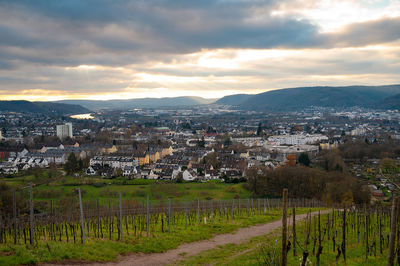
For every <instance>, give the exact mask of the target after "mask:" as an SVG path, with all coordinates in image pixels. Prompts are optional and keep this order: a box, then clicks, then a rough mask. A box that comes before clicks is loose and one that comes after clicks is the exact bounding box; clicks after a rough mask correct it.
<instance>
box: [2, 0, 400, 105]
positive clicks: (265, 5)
mask: <svg viewBox="0 0 400 266" xmlns="http://www.w3.org/2000/svg"><path fill="white" fill-rule="evenodd" d="M0 36H1V38H0V98H1V99H3V100H5V99H9V100H11V99H27V100H60V99H74V98H87V99H112V98H123V99H126V98H141V97H173V96H182V95H187V96H202V97H208V98H217V97H221V96H224V95H228V94H235V93H258V92H262V91H266V90H270V89H277V88H285V87H297V86H316V85H354V84H364V85H378V84H379V85H380V84H394V83H400V78H399V77H400V76H399V74H400V1H398V0H396V1H395V0H391V1H389V0H388V1H380V0H365V1H356V0H354V1H353V0H348V1H342V0H336V1H334V0H332V1H327V0H321V1H317V0H287V1H285V0H282V1H270V0H269V1H267V0H266V1H260V0H256V1H245V0H243V1H240V0H232V1H228V0H221V1H208V0H202V1H197V0H193V1H187V0H164V1H163V0H158V1H152V0H148V1H144V0H143V1H119V0H116V1H105V0H104V1H102V0H92V1H82V0H59V1H40V0H39V1H1V0H0Z"/></svg>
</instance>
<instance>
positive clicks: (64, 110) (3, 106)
mask: <svg viewBox="0 0 400 266" xmlns="http://www.w3.org/2000/svg"><path fill="white" fill-rule="evenodd" d="M0 111H9V112H22V113H46V114H57V115H69V114H71V115H72V114H83V113H89V112H90V110H88V109H86V108H84V107H82V106H80V105H76V104H63V103H51V102H29V101H0Z"/></svg>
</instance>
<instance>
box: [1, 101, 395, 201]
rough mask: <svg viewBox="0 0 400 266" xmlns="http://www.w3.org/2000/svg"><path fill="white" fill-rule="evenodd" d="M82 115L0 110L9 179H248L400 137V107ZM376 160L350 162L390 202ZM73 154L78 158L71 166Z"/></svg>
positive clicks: (206, 108)
mask: <svg viewBox="0 0 400 266" xmlns="http://www.w3.org/2000/svg"><path fill="white" fill-rule="evenodd" d="M83 118H84V119H82V116H79V115H78V116H71V117H69V116H54V115H45V114H40V115H38V114H32V113H17V112H2V113H0V127H1V129H2V130H1V135H0V139H1V142H0V160H1V161H0V173H1V175H2V176H3V177H8V178H12V177H13V175H16V174H18V173H23V172H24V171H26V170H28V169H32V168H61V169H66V170H68V173H70V174H73V175H75V176H100V177H102V178H105V179H107V178H116V177H119V176H121V177H125V178H126V179H157V180H170V181H176V182H182V181H193V182H206V181H207V180H222V181H223V182H245V181H246V180H247V171H248V169H250V168H252V167H257V166H263V167H266V168H268V169H270V170H274V169H277V168H279V167H282V166H285V165H296V164H298V163H300V164H301V163H303V164H304V162H303V161H304V158H306V159H305V160H306V161H311V162H315V163H317V162H318V161H321V154H322V155H323V154H326V153H327V152H328V151H330V150H335V149H338V148H339V147H340V146H341V145H345V144H346V143H351V142H357V141H360V142H362V143H370V144H372V143H385V142H387V141H396V140H399V139H400V126H399V121H400V113H399V112H398V111H391V110H388V111H376V110H366V109H363V108H358V107H357V108H355V107H353V108H342V109H338V108H336V109H334V108H323V107H310V108H307V109H305V110H302V111H296V112H286V113H262V112H255V111H240V110H235V109H232V108H230V107H229V106H221V105H199V106H193V107H185V108H182V107H181V108H160V109H155V108H143V109H132V110H124V111H117V110H98V111H96V112H93V113H91V114H90V115H83ZM71 156H72V157H71ZM399 156H400V155H399ZM361 159H363V158H361ZM367 159H369V160H368V163H365V162H364V163H362V164H361V163H360V161H357V160H355V158H345V160H346V161H347V162H346V163H347V164H348V168H349V171H350V172H351V173H352V174H354V176H357V177H358V179H360V180H361V181H362V183H363V185H364V186H367V187H368V188H369V190H370V191H371V193H372V195H373V196H374V197H375V198H376V199H385V198H387V196H390V193H391V191H392V190H393V189H394V187H393V184H391V182H390V181H388V179H387V178H386V177H384V176H382V175H381V174H380V173H379V172H378V165H379V164H380V161H381V159H382V158H367ZM70 160H74V161H76V163H75V165H73V167H72V168H71V169H67V167H66V166H67V165H68V161H70ZM302 160H303V161H302ZM396 163H397V164H398V163H399V160H398V158H397V159H396ZM306 164H307V165H308V164H309V162H308V163H306ZM371 174H375V178H372V179H371V178H370V176H371Z"/></svg>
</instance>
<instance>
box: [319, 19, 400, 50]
mask: <svg viewBox="0 0 400 266" xmlns="http://www.w3.org/2000/svg"><path fill="white" fill-rule="evenodd" d="M323 38H324V43H325V44H326V45H328V46H335V47H360V46H361V47H362V46H366V45H374V44H382V43H390V42H393V41H396V40H399V39H400V17H397V18H386V17H385V18H381V19H378V20H373V21H367V22H363V23H354V24H351V25H348V26H347V27H345V28H344V29H343V30H341V31H340V32H337V33H332V34H327V35H325V36H323Z"/></svg>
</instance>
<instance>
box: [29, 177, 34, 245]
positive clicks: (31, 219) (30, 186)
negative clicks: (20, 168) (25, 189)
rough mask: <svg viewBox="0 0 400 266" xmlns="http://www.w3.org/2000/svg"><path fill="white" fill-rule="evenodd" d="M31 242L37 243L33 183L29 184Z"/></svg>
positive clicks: (32, 243)
mask: <svg viewBox="0 0 400 266" xmlns="http://www.w3.org/2000/svg"><path fill="white" fill-rule="evenodd" d="M29 242H30V244H31V245H32V246H33V245H34V244H35V231H34V228H33V193H32V183H30V184H29Z"/></svg>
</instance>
